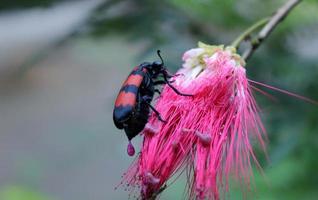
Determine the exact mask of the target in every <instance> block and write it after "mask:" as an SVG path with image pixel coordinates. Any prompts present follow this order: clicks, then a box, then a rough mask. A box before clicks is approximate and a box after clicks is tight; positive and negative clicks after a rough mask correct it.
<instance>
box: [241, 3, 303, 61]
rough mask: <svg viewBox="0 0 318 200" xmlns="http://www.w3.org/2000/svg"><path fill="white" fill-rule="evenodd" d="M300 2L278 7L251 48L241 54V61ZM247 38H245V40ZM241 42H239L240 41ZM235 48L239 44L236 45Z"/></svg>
mask: <svg viewBox="0 0 318 200" xmlns="http://www.w3.org/2000/svg"><path fill="white" fill-rule="evenodd" d="M301 1H302V0H289V1H287V2H286V3H285V4H284V5H283V6H282V7H280V8H279V9H278V10H277V11H276V12H275V13H274V15H273V16H272V17H271V18H270V19H269V21H268V22H267V24H266V25H265V26H264V27H263V28H262V29H261V30H260V32H259V33H258V34H257V36H256V37H255V38H254V39H253V40H251V46H250V47H249V48H248V49H246V50H245V51H244V53H243V56H242V57H243V59H245V60H247V59H249V58H250V57H251V55H252V54H253V53H254V51H255V50H256V49H257V48H258V47H259V46H260V45H261V43H262V42H263V41H264V40H265V39H266V38H267V37H268V36H269V34H270V33H271V32H272V31H273V30H274V28H275V27H276V26H277V25H278V24H279V23H280V22H281V21H282V20H284V18H285V17H286V16H287V15H288V13H289V12H290V11H291V10H292V9H293V8H294V7H295V6H296V5H297V4H299V3H300V2H301ZM246 37H247V36H245V38H246ZM240 42H241V41H240ZM236 45H237V46H238V45H239V44H236Z"/></svg>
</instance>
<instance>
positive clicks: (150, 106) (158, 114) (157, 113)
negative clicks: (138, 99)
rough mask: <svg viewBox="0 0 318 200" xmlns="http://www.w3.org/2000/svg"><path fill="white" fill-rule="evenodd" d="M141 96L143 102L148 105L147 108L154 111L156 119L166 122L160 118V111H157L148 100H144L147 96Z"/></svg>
mask: <svg viewBox="0 0 318 200" xmlns="http://www.w3.org/2000/svg"><path fill="white" fill-rule="evenodd" d="M142 98H143V100H144V102H145V103H146V104H147V105H148V106H149V108H150V109H151V110H152V111H153V112H154V113H156V115H157V117H158V119H159V120H160V121H162V122H165V123H166V121H165V120H163V119H162V117H161V115H160V113H159V112H158V110H156V109H155V108H154V107H153V106H152V105H151V104H150V103H148V101H147V100H146V99H148V96H143V97H142Z"/></svg>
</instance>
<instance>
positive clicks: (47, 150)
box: [0, 0, 318, 200]
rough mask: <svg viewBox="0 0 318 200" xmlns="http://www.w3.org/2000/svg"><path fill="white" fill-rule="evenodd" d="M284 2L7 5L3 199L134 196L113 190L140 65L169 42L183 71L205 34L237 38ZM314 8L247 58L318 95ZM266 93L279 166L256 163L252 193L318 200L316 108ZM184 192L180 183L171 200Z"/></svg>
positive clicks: (2, 18) (4, 0)
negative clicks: (119, 109) (122, 125)
mask: <svg viewBox="0 0 318 200" xmlns="http://www.w3.org/2000/svg"><path fill="white" fill-rule="evenodd" d="M283 2H285V1H283V0H268V1H264V0H240V1H235V0H227V1H224V0H170V1H168V0H161V1H153V0H108V1H102V0H86V1H63V0H55V1H53V0H1V3H0V127H1V128H0V130H1V132H0V200H102V199H104V200H105V199H107V200H108V199H111V200H122V199H127V198H128V193H127V192H125V191H124V190H121V189H120V190H114V187H115V186H116V185H117V184H118V183H119V182H120V177H121V175H122V173H123V172H124V171H125V170H126V169H127V167H128V166H129V164H130V163H131V161H132V160H133V158H130V157H128V156H127V154H126V145H127V140H126V137H125V136H124V133H123V132H122V131H119V130H117V129H116V128H115V127H114V125H113V123H112V109H113V102H114V99H115V97H116V95H117V92H118V89H119V87H120V85H121V83H122V81H123V80H124V79H125V78H126V76H127V75H128V73H129V71H130V70H131V69H132V67H133V66H135V65H137V64H139V63H141V62H142V61H145V60H148V61H153V60H155V59H158V58H157V56H156V53H155V52H156V50H157V49H161V50H162V55H163V57H164V59H165V62H166V64H167V66H168V67H169V69H170V70H171V71H175V70H177V68H178V67H180V66H181V56H182V54H183V52H184V51H186V50H187V49H190V48H193V47H196V43H197V42H198V41H203V42H205V43H210V44H230V43H231V42H232V41H233V40H234V39H235V37H237V36H238V35H239V34H240V33H241V32H242V31H243V30H244V29H246V28H247V27H248V26H250V25H251V24H252V23H254V22H255V21H257V20H259V19H261V18H263V17H265V16H268V15H271V14H272V13H273V12H274V10H276V8H278V7H279V6H281V5H282V3H283ZM317 13H318V1H317V0H304V1H303V2H302V3H301V4H300V5H299V6H298V7H296V8H295V10H293V11H292V13H291V14H290V15H289V16H288V17H287V18H286V20H285V21H284V22H283V23H282V24H281V25H279V27H278V28H277V29H275V31H274V32H273V33H272V35H271V36H270V37H269V38H268V40H267V41H266V42H265V43H264V44H263V45H262V46H261V47H260V48H259V49H258V50H257V52H256V53H255V54H254V55H253V57H252V58H251V59H250V60H249V62H248V64H247V73H248V76H249V78H250V79H253V80H256V81H260V82H264V83H268V84H271V85H274V86H277V87H279V88H283V89H287V90H289V91H292V92H295V93H298V94H301V95H304V96H308V97H310V98H313V99H318V81H317V78H318V64H317V63H318V14H317ZM244 46H246V45H244V44H243V46H242V47H243V48H244ZM262 89H264V88H262ZM264 90H265V91H267V92H269V93H271V94H272V95H273V96H275V97H276V98H277V101H272V100H270V99H268V98H266V97H264V96H262V95H260V94H259V93H257V92H255V95H256V98H257V100H258V102H259V104H260V107H261V108H262V118H263V121H264V123H265V126H266V128H267V131H268V135H269V148H268V154H269V157H270V161H269V162H267V161H266V159H265V158H264V156H262V154H261V153H260V152H259V155H260V160H261V163H262V166H263V168H264V172H265V176H266V177H265V178H264V177H263V176H261V175H260V174H259V172H257V170H255V173H256V175H255V183H256V184H255V185H256V188H257V189H256V191H255V192H254V193H253V195H252V197H251V199H259V200H261V199H262V200H263V199H264V200H265V199H267V200H271V199H295V200H296V199H297V200H298V199H303V200H307V199H308V200H309V199H317V196H318V175H317V169H318V157H317V153H318V123H317V122H318V107H317V106H315V105H312V104H308V103H306V102H303V101H301V100H298V99H295V98H293V97H290V96H286V95H284V94H280V93H277V92H273V91H270V90H267V89H264ZM140 140H141V138H137V139H136V140H134V143H135V146H139V143H140ZM183 191H184V183H183V179H182V178H181V179H180V180H179V181H177V183H175V184H174V185H173V186H172V187H170V188H168V189H167V190H166V191H165V192H164V194H163V195H162V199H164V200H170V199H182V194H183ZM231 191H232V192H231V195H230V197H231V199H242V196H241V195H240V193H239V192H238V190H237V188H236V187H235V186H234V187H233V190H231Z"/></svg>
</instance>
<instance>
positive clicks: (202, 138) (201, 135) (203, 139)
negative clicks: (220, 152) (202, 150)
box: [195, 131, 211, 146]
mask: <svg viewBox="0 0 318 200" xmlns="http://www.w3.org/2000/svg"><path fill="white" fill-rule="evenodd" d="M195 133H196V135H197V136H198V138H199V139H200V141H201V142H202V144H203V145H205V146H208V145H210V143H211V136H210V135H208V134H204V133H201V132H199V131H196V132H195Z"/></svg>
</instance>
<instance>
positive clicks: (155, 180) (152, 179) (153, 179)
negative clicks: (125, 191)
mask: <svg viewBox="0 0 318 200" xmlns="http://www.w3.org/2000/svg"><path fill="white" fill-rule="evenodd" d="M145 183H147V184H151V185H157V184H158V183H160V179H159V178H156V177H154V175H152V173H150V172H147V173H146V174H145Z"/></svg>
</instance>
